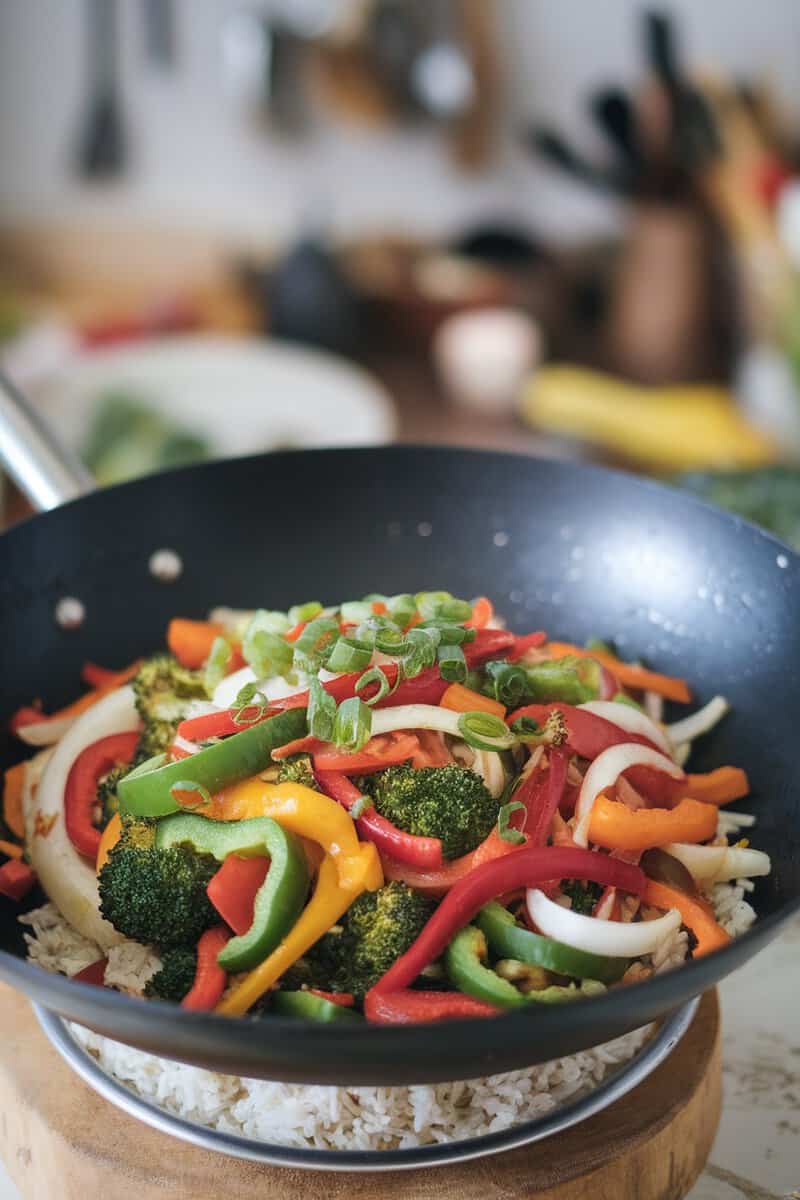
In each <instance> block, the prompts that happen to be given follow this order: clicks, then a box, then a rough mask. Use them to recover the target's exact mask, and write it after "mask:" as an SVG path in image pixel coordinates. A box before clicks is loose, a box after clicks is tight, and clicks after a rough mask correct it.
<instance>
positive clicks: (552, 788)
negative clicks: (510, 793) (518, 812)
mask: <svg viewBox="0 0 800 1200" xmlns="http://www.w3.org/2000/svg"><path fill="white" fill-rule="evenodd" d="M548 761H549V764H550V765H549V768H548V771H547V774H546V775H545V776H544V779H543V780H541V779H535V782H538V783H540V785H541V786H540V789H539V791H537V792H536V793H535V795H536V801H537V802H536V803H535V804H531V805H530V806H528V804H527V803H526V802H525V800H524V799H523V803H524V804H525V807H526V809H527V817H526V820H525V824H524V825H523V832H524V833H525V834H526V835H527V838H528V845H529V846H546V845H547V839H548V837H549V836H550V826H551V825H552V824H553V817H554V816H555V814H556V812H557V810H558V807H559V805H560V804H561V800H562V798H563V795H564V788H565V787H566V783H567V767H568V766H569V753H568V752H567V751H565V750H551V751H550V753H549V755H548ZM535 775H536V776H538V775H539V772H536V773H535ZM527 782H528V781H527V780H526V783H527ZM524 787H525V784H523V785H522V787H521V788H518V789H517V792H518V793H519V792H521V791H522V790H523V788H524ZM518 798H521V797H519V796H518V795H514V797H513V799H514V800H516V799H518Z"/></svg>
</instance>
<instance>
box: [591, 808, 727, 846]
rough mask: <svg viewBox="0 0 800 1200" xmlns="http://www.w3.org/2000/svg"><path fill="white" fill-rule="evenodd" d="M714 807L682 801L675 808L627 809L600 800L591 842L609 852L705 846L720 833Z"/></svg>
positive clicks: (593, 824)
mask: <svg viewBox="0 0 800 1200" xmlns="http://www.w3.org/2000/svg"><path fill="white" fill-rule="evenodd" d="M717 820H718V813H717V809H716V807H715V806H714V805H713V804H703V803H701V802H700V801H699V800H689V799H686V800H681V801H680V803H679V804H677V805H676V806H675V808H637V809H631V808H628V806H627V804H623V803H622V802H621V801H620V800H609V799H608V797H607V796H598V797H597V799H596V800H595V802H594V807H593V808H592V814H591V819H590V821H589V841H590V842H592V843H593V844H594V845H595V846H603V847H605V849H607V850H652V849H655V848H656V847H657V846H666V845H667V843H668V842H706V841H708V839H709V838H712V837H713V836H714V834H715V833H716V831H717Z"/></svg>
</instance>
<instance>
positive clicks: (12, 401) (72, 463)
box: [0, 371, 95, 512]
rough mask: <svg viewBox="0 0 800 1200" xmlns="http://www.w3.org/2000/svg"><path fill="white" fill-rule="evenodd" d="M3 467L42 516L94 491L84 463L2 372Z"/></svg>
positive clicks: (0, 426)
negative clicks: (68, 448)
mask: <svg viewBox="0 0 800 1200" xmlns="http://www.w3.org/2000/svg"><path fill="white" fill-rule="evenodd" d="M0 463H2V465H3V466H4V467H5V469H6V470H7V471H8V473H9V475H10V476H11V478H12V479H13V480H14V482H15V483H16V484H17V485H18V486H19V487H20V488H21V489H22V491H23V492H24V493H25V495H26V496H27V497H28V499H29V500H30V502H31V504H33V506H34V507H35V508H36V509H38V510H39V512H47V511H48V510H49V509H51V508H58V506H59V505H60V504H66V502H67V501H68V500H74V499H75V498H76V497H77V496H83V495H85V494H86V492H91V491H93V490H94V487H95V483H94V480H93V479H92V477H91V475H90V474H89V472H88V471H87V470H86V468H85V467H84V465H83V463H82V462H81V461H80V459H78V458H77V457H76V456H75V455H74V454H73V453H72V451H70V450H67V449H66V447H65V446H62V445H61V444H60V443H59V441H58V438H57V437H55V435H54V434H53V431H52V430H51V429H49V428H48V426H47V424H46V422H45V421H44V420H43V419H42V418H41V417H40V416H39V414H38V413H37V412H36V411H35V410H34V409H33V408H32V406H31V405H30V404H29V403H28V401H27V400H26V398H25V396H23V394H22V392H20V390H19V388H17V387H16V386H15V384H13V383H12V382H11V380H10V379H9V378H8V376H7V375H5V374H4V373H3V372H2V371H0Z"/></svg>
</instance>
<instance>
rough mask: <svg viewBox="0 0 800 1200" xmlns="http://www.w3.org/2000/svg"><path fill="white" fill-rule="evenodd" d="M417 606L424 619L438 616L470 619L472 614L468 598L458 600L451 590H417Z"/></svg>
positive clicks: (453, 619)
mask: <svg viewBox="0 0 800 1200" xmlns="http://www.w3.org/2000/svg"><path fill="white" fill-rule="evenodd" d="M416 602H417V608H418V610H419V614H420V616H421V617H422V619H423V620H425V621H428V620H430V619H431V618H432V617H438V618H439V619H441V620H443V621H468V620H469V619H470V617H471V616H472V605H471V604H470V603H469V601H468V600H458V599H456V597H455V596H453V595H451V593H450V592H417V595H416Z"/></svg>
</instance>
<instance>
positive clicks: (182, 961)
mask: <svg viewBox="0 0 800 1200" xmlns="http://www.w3.org/2000/svg"><path fill="white" fill-rule="evenodd" d="M196 974H197V951H196V950H195V949H193V948H192V947H191V946H178V947H177V948H176V949H175V950H169V951H168V952H167V953H166V954H165V955H164V957H163V959H162V961H161V969H160V970H159V971H156V973H155V975H154V976H153V978H152V979H151V980H150V981H149V982H148V984H147V985H146V987H145V989H144V994H145V996H149V997H150V998H151V999H155V1000H172V1001H174V1002H175V1003H176V1004H180V1002H181V1000H183V998H184V996H185V995H186V994H187V993H188V992H189V991H191V988H192V985H193V984H194V977H195V975H196Z"/></svg>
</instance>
